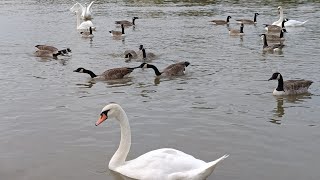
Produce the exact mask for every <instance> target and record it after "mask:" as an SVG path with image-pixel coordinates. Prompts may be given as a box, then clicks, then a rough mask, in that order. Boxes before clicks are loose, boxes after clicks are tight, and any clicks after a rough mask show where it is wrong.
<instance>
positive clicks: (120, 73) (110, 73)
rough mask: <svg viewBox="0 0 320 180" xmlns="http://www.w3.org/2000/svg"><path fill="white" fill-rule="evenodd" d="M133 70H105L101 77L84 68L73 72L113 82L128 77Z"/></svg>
mask: <svg viewBox="0 0 320 180" xmlns="http://www.w3.org/2000/svg"><path fill="white" fill-rule="evenodd" d="M134 69H135V68H129V67H121V68H113V69H108V70H106V71H105V72H103V73H102V74H101V75H96V74H94V73H93V72H92V71H90V70H87V69H84V68H78V69H76V70H74V71H73V72H79V73H87V74H89V75H90V76H91V78H99V79H105V80H114V79H122V78H124V77H125V76H127V75H129V74H130V73H131V72H132V71H133V70H134Z"/></svg>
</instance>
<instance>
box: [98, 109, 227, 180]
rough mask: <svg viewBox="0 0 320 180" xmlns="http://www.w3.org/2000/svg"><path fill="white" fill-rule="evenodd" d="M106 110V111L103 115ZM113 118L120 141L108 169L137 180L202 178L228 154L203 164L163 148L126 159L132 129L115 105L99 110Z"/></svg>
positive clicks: (189, 179)
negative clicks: (118, 125) (119, 132)
mask: <svg viewBox="0 0 320 180" xmlns="http://www.w3.org/2000/svg"><path fill="white" fill-rule="evenodd" d="M103 113H107V114H103ZM107 117H109V118H112V117H115V118H116V119H117V120H118V121H119V123H120V127H121V140H120V145H119V148H118V150H117V151H116V152H115V154H114V155H113V156H112V158H111V160H110V162H109V168H110V169H111V170H113V171H116V172H118V173H120V174H122V175H125V176H127V177H130V178H134V179H139V180H178V179H188V180H204V179H206V178H207V177H208V176H209V175H210V174H211V173H212V172H213V170H214V168H215V166H216V165H217V164H218V163H219V162H220V161H222V160H224V159H225V158H227V157H228V155H224V156H222V157H221V158H219V159H217V160H215V161H212V162H208V163H206V162H205V161H202V160H200V159H196V158H194V157H193V156H191V155H188V154H186V153H184V152H181V151H179V150H176V149H171V148H163V149H157V150H153V151H150V152H148V153H145V154H143V155H141V156H139V157H137V158H136V159H133V160H130V161H125V159H126V156H127V155H128V153H129V150H130V145H131V131H130V126H129V122H128V119H127V116H126V114H125V112H124V110H123V109H122V108H121V107H120V106H119V105H118V104H109V105H107V106H105V107H104V108H103V109H102V112H101V118H100V119H99V120H98V122H97V123H96V125H99V124H100V123H102V122H103V121H104V118H107Z"/></svg>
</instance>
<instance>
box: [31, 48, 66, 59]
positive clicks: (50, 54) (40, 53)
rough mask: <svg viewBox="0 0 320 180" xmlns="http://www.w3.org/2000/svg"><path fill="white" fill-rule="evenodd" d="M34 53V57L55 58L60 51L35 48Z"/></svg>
mask: <svg viewBox="0 0 320 180" xmlns="http://www.w3.org/2000/svg"><path fill="white" fill-rule="evenodd" d="M34 55H35V56H36V57H51V58H57V56H58V55H62V53H61V51H57V52H52V51H50V50H40V49H39V50H37V51H36V52H34Z"/></svg>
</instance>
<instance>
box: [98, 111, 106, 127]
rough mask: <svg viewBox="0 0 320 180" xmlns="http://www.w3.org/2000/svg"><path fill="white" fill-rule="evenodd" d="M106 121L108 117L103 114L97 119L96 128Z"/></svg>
mask: <svg viewBox="0 0 320 180" xmlns="http://www.w3.org/2000/svg"><path fill="white" fill-rule="evenodd" d="M106 119H108V116H106V115H105V114H101V116H100V118H99V119H98V121H97V122H96V126H98V125H99V124H101V123H102V122H103V121H105V120H106Z"/></svg>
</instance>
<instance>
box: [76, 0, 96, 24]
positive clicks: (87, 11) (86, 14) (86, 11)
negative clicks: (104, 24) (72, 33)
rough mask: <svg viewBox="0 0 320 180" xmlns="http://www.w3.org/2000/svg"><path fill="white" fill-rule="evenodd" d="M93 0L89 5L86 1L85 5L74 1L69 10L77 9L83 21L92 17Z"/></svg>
mask: <svg viewBox="0 0 320 180" xmlns="http://www.w3.org/2000/svg"><path fill="white" fill-rule="evenodd" d="M93 2H94V1H92V2H91V3H90V4H89V5H88V3H85V7H84V6H82V5H81V4H80V3H79V2H76V3H75V4H74V5H73V6H72V7H71V8H70V11H71V12H75V11H78V12H79V13H80V14H81V18H82V19H83V20H85V21H87V20H91V19H93V18H92V13H91V11H92V7H91V6H92V4H93Z"/></svg>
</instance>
